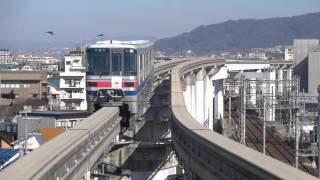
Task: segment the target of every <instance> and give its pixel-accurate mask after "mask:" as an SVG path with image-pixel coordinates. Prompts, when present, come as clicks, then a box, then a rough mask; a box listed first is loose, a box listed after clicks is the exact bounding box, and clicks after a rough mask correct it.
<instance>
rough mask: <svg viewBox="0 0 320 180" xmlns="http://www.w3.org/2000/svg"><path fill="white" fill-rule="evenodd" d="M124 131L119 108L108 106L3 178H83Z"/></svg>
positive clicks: (6, 171)
mask: <svg viewBox="0 0 320 180" xmlns="http://www.w3.org/2000/svg"><path fill="white" fill-rule="evenodd" d="M119 132H120V117H119V110H118V108H116V107H104V108H101V109H100V110H99V111H97V112H95V113H94V114H92V115H91V116H90V117H88V118H87V119H85V120H83V121H81V122H80V124H79V126H76V127H74V128H71V129H70V130H68V131H66V132H64V133H62V134H60V135H58V136H57V137H55V138H54V139H52V140H50V141H49V142H46V143H45V144H43V145H42V146H40V147H39V148H38V149H36V150H34V151H32V152H31V153H30V154H28V155H26V156H25V157H23V158H22V159H20V160H18V161H17V162H15V163H14V164H12V165H11V166H9V167H7V168H5V169H4V170H3V171H1V172H0V179H10V180H15V179H17V180H21V179H59V180H61V179H81V178H82V177H83V175H84V174H85V173H86V172H88V171H89V170H90V168H91V166H93V165H94V163H95V162H96V161H97V160H98V159H99V158H101V156H103V155H105V154H106V153H108V151H109V149H111V146H112V145H113V143H114V139H115V137H116V136H117V135H118V134H119Z"/></svg>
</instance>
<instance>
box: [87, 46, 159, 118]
mask: <svg viewBox="0 0 320 180" xmlns="http://www.w3.org/2000/svg"><path fill="white" fill-rule="evenodd" d="M152 74H153V55H152V43H151V42H149V41H142V40H139V41H98V42H96V43H95V44H92V45H89V46H88V47H87V48H86V81H87V101H88V110H89V111H90V112H94V111H96V110H97V109H99V108H100V107H102V106H119V107H123V108H126V107H128V108H129V111H130V114H131V116H132V117H134V118H135V119H137V118H139V117H141V116H142V114H143V113H144V111H145V105H146V104H147V103H146V102H147V101H148V95H149V92H150V91H151V88H152V78H153V77H152Z"/></svg>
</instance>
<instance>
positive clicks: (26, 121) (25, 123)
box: [24, 111, 28, 154]
mask: <svg viewBox="0 0 320 180" xmlns="http://www.w3.org/2000/svg"><path fill="white" fill-rule="evenodd" d="M24 138H25V142H24V154H27V151H28V119H27V111H25V117H24Z"/></svg>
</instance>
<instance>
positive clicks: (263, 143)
mask: <svg viewBox="0 0 320 180" xmlns="http://www.w3.org/2000/svg"><path fill="white" fill-rule="evenodd" d="M263 98H264V96H263ZM262 136H263V137H262V148H263V149H262V151H263V154H266V102H265V101H263V134H262Z"/></svg>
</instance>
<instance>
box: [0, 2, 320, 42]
mask: <svg viewBox="0 0 320 180" xmlns="http://www.w3.org/2000/svg"><path fill="white" fill-rule="evenodd" d="M319 11H320V0H1V1H0V23H1V25H0V40H4V41H43V42H48V41H64V42H72V41H79V40H80V39H93V38H95V35H96V34H99V33H104V34H105V35H107V36H129V35H144V36H151V37H156V38H163V37H170V36H174V35H177V34H180V33H183V32H186V31H190V30H192V29H193V28H195V27H197V26H199V25H206V24H212V23H218V22H223V21H226V20H229V19H245V18H258V19H260V18H269V17H284V16H294V15H299V14H305V13H310V12H319ZM48 30H53V31H55V33H56V34H55V35H54V36H49V35H47V34H45V33H44V32H45V31H48Z"/></svg>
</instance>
